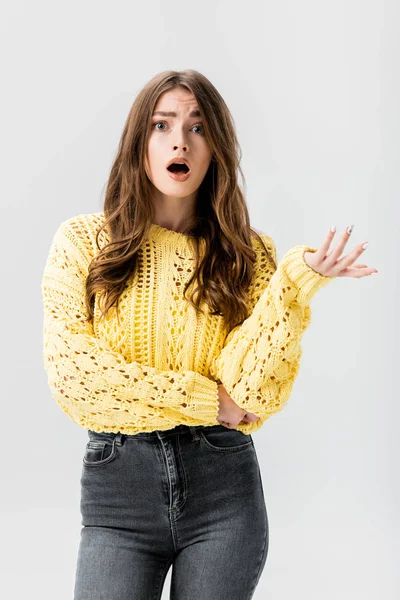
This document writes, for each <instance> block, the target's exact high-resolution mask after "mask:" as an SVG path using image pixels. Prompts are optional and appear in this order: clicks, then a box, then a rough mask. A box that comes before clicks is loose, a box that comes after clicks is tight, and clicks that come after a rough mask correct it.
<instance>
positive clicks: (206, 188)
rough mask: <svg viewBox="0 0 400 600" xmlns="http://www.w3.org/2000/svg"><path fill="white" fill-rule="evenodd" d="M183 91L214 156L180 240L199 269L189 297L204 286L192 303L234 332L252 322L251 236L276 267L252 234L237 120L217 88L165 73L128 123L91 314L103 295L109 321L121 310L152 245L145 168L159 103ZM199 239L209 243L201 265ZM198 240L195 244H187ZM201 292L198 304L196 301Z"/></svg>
mask: <svg viewBox="0 0 400 600" xmlns="http://www.w3.org/2000/svg"><path fill="white" fill-rule="evenodd" d="M176 87H183V88H185V89H187V90H189V91H191V92H192V93H193V95H194V96H195V98H196V100H197V103H198V107H199V109H200V113H201V117H202V121H203V129H204V133H205V136H206V140H207V141H208V144H209V146H210V148H211V151H212V159H211V163H210V166H209V169H208V171H207V173H206V175H205V177H204V179H203V181H202V183H201V185H200V187H199V189H198V192H197V197H196V204H197V206H196V214H195V215H194V220H195V223H194V225H193V226H192V227H191V228H190V229H187V230H185V231H184V232H182V233H185V234H188V235H189V236H193V243H194V254H195V268H194V272H193V275H192V276H191V278H190V280H189V281H188V282H187V284H186V286H185V289H184V294H185V297H186V291H187V289H188V287H189V286H190V285H191V283H192V282H193V281H195V282H196V283H197V285H198V287H196V288H195V289H194V290H193V293H192V294H191V296H190V297H186V299H187V300H188V302H190V303H191V304H192V306H194V307H195V308H196V310H197V311H200V312H203V311H202V309H201V308H200V303H201V302H202V301H204V302H205V303H206V304H207V305H208V306H209V307H210V309H211V314H218V315H222V316H223V319H224V324H225V326H226V327H227V329H228V330H231V329H232V328H233V327H234V326H236V325H238V324H241V323H242V322H243V320H244V319H245V318H247V316H248V302H247V297H248V295H247V291H248V287H249V284H250V282H251V280H252V277H253V275H254V262H255V259H256V254H255V251H254V249H253V246H252V243H251V236H256V238H257V239H258V241H259V242H260V243H261V244H262V246H263V248H264V249H265V251H266V253H267V255H268V257H269V258H270V260H271V261H272V262H273V264H274V265H275V267H276V262H275V260H274V257H273V256H272V254H271V252H270V251H269V249H268V248H267V247H266V246H265V245H264V243H263V241H262V239H261V238H260V236H259V234H258V233H257V231H256V230H254V229H252V228H251V227H250V219H249V213H248V209H247V206H246V201H245V197H244V194H243V192H242V190H241V189H240V187H239V184H238V173H240V175H241V177H242V181H243V182H244V186H245V185H246V183H245V177H244V175H243V172H242V170H241V167H240V160H241V149H240V146H239V143H238V140H237V137H236V132H235V127H234V121H233V118H232V115H231V113H230V111H229V109H228V107H227V105H226V104H225V101H224V99H223V98H222V96H221V95H220V94H219V92H218V91H217V90H216V88H215V87H214V86H213V85H212V83H211V82H210V81H209V80H208V79H207V78H206V77H205V76H204V75H202V74H201V73H199V72H198V71H194V70H190V69H187V70H185V71H164V72H162V73H159V74H157V75H156V76H155V77H153V78H152V79H151V80H150V81H149V82H148V83H147V84H146V85H145V86H144V87H143V89H142V90H141V91H140V92H139V94H138V95H137V97H136V98H135V100H134V103H133V105H132V107H131V109H130V112H129V115H128V118H127V120H126V123H125V126H124V129H123V132H122V136H121V140H120V143H119V148H118V151H117V155H116V158H115V160H114V163H113V165H112V168H111V172H110V176H109V179H108V182H107V187H106V194H105V199H104V216H105V221H104V224H103V225H102V226H101V227H100V229H99V230H98V231H97V234H96V244H97V247H98V249H99V251H100V252H99V253H98V254H97V255H96V256H95V257H94V258H93V260H92V262H91V264H90V266H89V274H88V277H87V280H86V299H85V300H86V307H87V310H88V314H89V319H88V320H89V321H90V320H92V319H93V316H94V298H95V294H96V292H99V291H102V294H101V296H102V301H103V307H102V310H101V313H102V316H103V317H104V316H105V315H106V313H107V312H108V310H109V309H110V308H111V307H112V306H113V304H114V303H116V310H117V315H118V298H119V296H120V294H121V293H122V291H123V289H124V287H125V285H126V283H127V280H128V278H130V277H131V276H132V275H133V274H134V273H135V269H136V265H137V256H136V254H137V252H138V250H139V248H140V247H141V245H142V243H143V242H144V241H145V240H146V239H147V233H148V230H149V227H150V225H151V223H152V222H153V218H154V208H153V205H152V202H151V200H150V198H151V186H150V181H149V179H148V178H147V175H146V172H145V168H144V164H145V156H146V149H147V143H148V137H149V133H150V131H151V119H152V114H153V110H154V107H155V105H156V103H157V100H158V98H159V96H160V95H161V94H162V93H164V92H166V91H167V90H171V89H172V88H176ZM104 228H107V229H108V232H109V235H110V238H109V239H110V240H111V241H110V242H109V243H107V244H106V245H105V247H103V248H100V245H99V234H100V231H101V230H102V229H104ZM198 237H202V238H204V240H205V252H204V256H203V257H202V259H201V260H200V258H201V257H200V252H199V243H198V239H197V238H198ZM188 239H192V238H188ZM197 292H198V295H197V297H196V299H195V300H194V296H195V294H196V293H197Z"/></svg>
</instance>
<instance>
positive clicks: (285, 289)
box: [41, 212, 333, 434]
mask: <svg viewBox="0 0 400 600" xmlns="http://www.w3.org/2000/svg"><path fill="white" fill-rule="evenodd" d="M104 218H105V217H104V213H103V212H98V213H90V214H80V215H77V216H74V217H72V218H70V219H67V220H66V221H64V222H62V223H61V224H60V226H59V227H58V229H57V231H56V232H55V234H54V237H53V240H52V243H51V246H50V251H49V254H48V257H47V261H46V264H45V267H44V271H43V278H42V285H41V289H42V298H43V309H44V321H43V359H44V367H45V370H46V373H47V378H48V384H49V387H50V390H51V395H52V397H53V398H54V399H55V400H56V401H57V403H58V404H59V406H60V407H61V408H62V410H63V411H64V412H65V413H66V414H67V415H68V416H69V417H70V418H71V419H72V420H73V421H74V422H75V423H77V424H78V425H80V426H81V427H84V428H86V429H92V430H94V431H97V432H100V431H105V432H115V433H116V432H118V431H121V432H123V433H127V434H135V433H140V432H143V431H153V430H155V429H159V430H166V429H170V428H173V427H175V426H176V425H179V424H181V423H182V424H186V425H206V426H209V425H218V424H219V422H218V421H217V415H218V407H219V402H218V384H217V381H222V383H223V384H224V386H225V388H226V390H227V392H228V394H229V395H230V396H231V397H232V398H233V399H234V401H235V402H236V403H237V404H238V405H239V406H240V407H242V408H243V409H244V410H246V411H247V412H253V413H255V414H256V415H258V416H259V417H260V418H259V419H258V421H256V422H254V423H240V424H239V425H237V426H236V429H238V430H240V431H242V432H243V433H253V432H255V431H257V430H258V429H259V428H260V427H261V426H262V425H263V423H264V422H265V421H266V419H268V418H269V417H270V416H271V415H273V414H274V413H276V412H278V411H280V410H282V408H283V407H284V406H285V403H286V402H287V400H288V398H289V396H290V394H291V391H292V387H293V383H294V381H295V378H296V375H297V373H298V370H299V365H300V357H301V353H302V351H301V345H300V344H301V338H302V335H303V333H304V331H305V329H306V328H307V326H308V325H309V323H310V318H311V309H310V301H311V298H312V297H313V296H314V294H315V293H316V292H317V290H319V289H320V288H321V287H323V286H325V285H326V284H327V283H329V282H330V281H331V280H332V279H333V278H332V277H325V276H323V275H321V274H319V273H317V272H316V271H314V270H313V269H312V268H311V267H309V266H308V265H307V263H306V262H305V260H304V252H305V251H309V252H315V251H316V248H312V247H309V246H305V245H299V246H295V247H294V248H292V249H291V250H289V251H288V252H287V253H286V254H285V256H284V257H283V259H282V261H281V262H280V263H279V265H278V268H277V269H276V270H275V268H274V266H273V264H272V263H271V261H270V260H268V256H267V254H266V252H265V250H264V249H263V248H262V246H261V244H260V243H259V242H258V240H256V239H253V242H252V243H253V247H254V249H255V251H256V255H257V259H256V265H255V275H254V277H253V280H252V282H251V284H250V287H249V316H248V318H247V319H246V320H245V321H244V322H243V323H242V324H241V325H239V326H237V327H235V328H234V329H232V330H231V331H229V332H228V331H227V330H226V327H225V326H224V322H223V318H222V317H221V316H219V315H211V314H209V308H208V306H207V305H206V304H205V303H203V304H202V305H201V307H202V308H203V309H204V310H205V311H206V314H204V315H202V314H198V313H197V312H196V310H195V309H194V308H193V307H192V306H191V305H190V304H189V303H188V302H187V300H186V299H184V297H183V290H184V286H185V283H186V281H187V280H188V279H189V278H190V276H191V273H192V269H193V264H194V252H193V248H192V245H191V242H192V238H191V237H190V236H188V235H186V234H183V233H179V232H176V231H173V230H170V229H166V228H164V227H161V226H159V225H156V224H154V223H153V224H152V225H151V227H150V232H149V236H148V239H147V240H146V241H145V243H143V244H142V247H141V248H140V250H139V252H138V269H137V272H136V274H135V275H134V276H132V277H131V278H130V279H129V281H128V284H127V286H126V288H125V290H124V291H123V293H122V295H121V296H120V299H119V323H118V321H117V314H116V308H115V305H114V306H113V307H112V308H111V309H110V311H109V313H108V315H107V317H106V319H102V318H100V310H99V306H98V296H99V294H98V293H96V299H95V307H94V310H95V318H94V321H93V323H89V322H86V317H87V311H86V306H85V281H86V277H87V274H88V266H89V263H90V261H91V260H92V258H93V257H94V256H95V254H97V251H98V250H97V246H96V232H97V230H98V229H99V227H100V225H101V224H102V223H103V222H104ZM261 237H262V238H263V241H264V242H265V243H266V245H267V247H268V248H269V249H270V250H271V252H272V253H273V255H274V256H275V257H276V248H275V244H274V242H273V241H272V239H271V238H270V237H269V236H267V235H265V234H261ZM109 241H110V238H109V237H108V232H107V230H106V231H104V230H103V231H102V232H101V233H100V236H99V243H100V246H101V247H103V246H104V244H105V243H107V242H109ZM200 242H201V251H202V249H203V242H204V240H202V239H201V240H200ZM190 289H191V288H189V291H188V293H190Z"/></svg>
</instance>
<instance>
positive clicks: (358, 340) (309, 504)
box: [0, 0, 400, 600]
mask: <svg viewBox="0 0 400 600" xmlns="http://www.w3.org/2000/svg"><path fill="white" fill-rule="evenodd" d="M174 6H176V8H175V9H174V8H173V5H171V4H170V3H162V2H151V3H149V4H147V5H146V6H145V5H144V4H143V3H135V2H121V1H115V2H113V3H109V2H98V1H97V2H93V1H90V2H77V1H75V0H71V1H70V2H68V3H67V2H44V1H40V0H39V1H38V2H35V3H28V2H19V3H11V2H6V3H3V11H2V12H3V15H2V16H3V18H2V25H1V29H2V35H1V38H0V39H1V45H2V53H1V56H2V83H3V94H2V97H1V103H2V110H1V113H0V118H1V132H2V135H1V159H2V167H3V169H2V184H3V185H2V194H1V209H2V212H1V215H2V248H3V250H2V258H3V260H2V271H3V278H2V294H1V303H2V306H1V314H2V344H1V353H2V361H1V365H2V366H1V371H2V395H1V397H2V415H1V416H2V419H1V421H2V422H1V429H2V432H1V440H2V449H3V460H2V476H1V482H2V494H1V505H2V506H1V531H2V544H1V552H2V560H1V569H2V573H1V577H0V580H1V584H0V585H1V588H2V589H1V592H2V595H4V597H7V598H18V599H19V598H25V597H28V596H29V597H31V598H41V599H42V600H45V599H47V598H49V599H54V598H57V599H58V600H64V599H70V598H72V586H73V581H74V575H75V563H76V553H77V549H78V543H79V533H80V513H79V493H80V490H79V477H80V471H81V461H82V456H83V452H84V448H85V444H86V441H87V432H86V430H84V429H82V428H80V427H79V426H78V425H76V424H75V423H73V422H72V421H71V420H69V418H68V417H67V416H66V415H65V414H63V413H62V411H61V409H60V408H59V407H58V406H57V405H56V403H55V401H53V400H52V399H51V396H50V391H49V389H48V387H47V381H46V377H45V372H44V369H43V364H42V305H41V295H40V281H41V276H42V271H43V267H44V262H45V259H46V256H47V253H48V250H49V245H50V242H51V238H52V236H53V234H54V232H55V230H56V228H57V226H58V225H59V224H60V223H61V221H62V220H64V219H67V218H69V217H71V216H73V215H76V214H80V213H85V212H95V211H98V210H102V198H103V192H104V186H105V183H106V180H107V177H108V174H109V170H110V168H111V164H112V160H113V157H114V155H115V151H116V147H117V144H118V141H119V137H120V135H121V132H122V127H123V124H124V122H125V119H126V116H127V114H128V111H129V109H130V107H131V104H132V102H133V99H134V97H135V96H136V94H137V93H138V91H139V90H140V89H141V87H142V86H143V85H144V84H145V83H146V82H147V81H148V80H149V79H150V77H152V76H153V75H154V74H155V73H157V72H159V71H162V70H165V69H178V70H180V69H184V68H194V69H197V70H199V71H201V72H203V73H204V74H205V75H206V76H207V77H208V78H209V79H210V80H211V81H212V82H213V83H214V85H215V86H216V87H217V88H218V90H219V91H220V93H221V94H222V95H223V97H224V98H225V100H226V102H227V104H228V106H229V107H230V109H231V111H232V113H233V116H234V119H235V122H236V126H237V130H238V135H239V140H240V143H241V147H242V150H243V160H242V167H243V169H244V173H245V176H246V179H247V198H248V204H249V209H250V214H251V218H252V225H253V226H255V227H256V228H258V229H261V230H262V231H264V232H265V233H268V234H269V235H271V236H272V237H273V239H274V240H275V242H276V245H277V248H278V258H279V259H281V258H282V257H283V255H284V254H285V252H286V251H287V250H288V249H289V248H291V247H292V246H294V245H296V244H302V243H304V244H310V245H315V246H318V245H319V244H320V243H321V242H322V240H323V238H324V236H325V234H326V232H327V230H328V228H329V227H330V226H331V225H332V224H334V223H336V225H337V228H338V233H337V234H336V237H337V238H338V237H339V234H341V233H342V232H343V231H344V228H345V227H346V226H347V225H349V224H351V223H354V224H355V227H354V231H353V234H352V237H351V239H350V242H349V244H348V250H349V251H350V250H351V249H352V248H353V247H354V244H355V243H357V242H361V241H366V240H369V242H370V246H369V248H368V249H367V250H366V251H365V253H364V255H363V257H364V259H365V262H366V263H367V264H368V265H370V266H373V267H375V268H377V269H378V270H379V271H380V273H379V275H377V276H372V277H365V278H363V279H349V278H346V279H345V278H338V279H336V280H335V281H334V282H332V283H331V284H330V285H329V286H328V287H326V288H323V289H322V290H320V291H319V292H318V293H317V295H316V296H315V297H314V298H313V300H312V304H311V306H312V311H313V316H312V323H311V325H310V328H309V329H308V330H307V331H306V333H305V335H304V338H303V349H304V352H303V357H302V367H301V370H300V374H299V376H298V379H297V380H296V383H295V386H294V389H293V393H292V396H291V399H290V400H289V403H288V405H287V406H286V408H285V409H284V411H282V412H281V413H279V414H277V415H274V416H273V417H272V418H271V419H270V420H269V421H267V422H266V424H265V425H264V427H263V428H262V429H261V430H259V431H258V432H256V434H254V441H255V444H256V448H257V452H258V456H259V461H260V465H261V470H262V477H263V482H264V490H265V496H266V502H267V510H268V516H269V521H270V549H269V555H268V559H267V563H266V566H265V569H264V571H263V574H262V576H261V580H260V583H259V586H258V588H257V591H256V593H255V596H254V597H255V598H258V599H261V598H263V599H267V600H271V599H272V600H287V599H288V598H294V597H296V598H307V600H320V599H321V598H324V600H334V599H335V600H336V599H340V600H347V599H349V600H350V599H351V600H356V599H357V600H358V599H360V600H361V599H363V600H367V599H374V600H375V599H376V598H378V597H379V598H385V600H392V599H393V600H394V599H395V598H398V597H399V579H398V556H399V511H398V507H399V477H398V471H399V469H398V460H399V445H398V431H399V427H398V423H399V416H400V415H399V406H398V402H397V399H398V393H397V389H396V384H397V372H398V359H399V352H398V337H399V320H398V313H397V309H398V304H397V300H398V291H399V271H398V260H397V256H398V242H399V211H398V198H399V177H398V173H399V134H400V128H399V115H398V106H399V101H400V97H399V96H400V94H399V69H398V62H399V61H398V58H399V26H398V23H399V5H398V4H397V5H396V3H395V2H394V1H392V2H390V1H387V2H383V1H378V0H367V1H364V2H361V1H356V0H335V2H325V1H322V2H321V1H316V0H313V1H311V0H305V1H303V2H301V3H300V2H296V1H295V0H287V1H284V2H279V3H277V2H270V1H267V2H261V1H260V2H254V1H252V2H251V1H250V2H246V3H244V4H243V3H235V2H233V3H232V2H228V1H226V0H225V1H223V2H209V1H206V2H202V3H201V4H187V3H186V4H184V5H179V6H180V8H179V7H178V5H174ZM396 34H397V35H396ZM170 575H171V572H169V574H168V576H167V580H166V583H165V587H164V594H163V599H164V598H168V590H169V583H170Z"/></svg>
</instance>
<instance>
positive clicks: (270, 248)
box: [251, 227, 277, 266]
mask: <svg viewBox="0 0 400 600" xmlns="http://www.w3.org/2000/svg"><path fill="white" fill-rule="evenodd" d="M251 229H252V232H254V231H256V232H257V233H258V235H259V236H260V238H261V240H262V242H263V244H261V243H260V241H259V240H258V238H257V237H256V236H255V235H254V234H253V238H252V239H253V245H254V246H255V249H256V250H259V251H260V252H261V253H262V254H265V248H266V249H267V252H268V253H269V254H270V255H271V256H272V258H273V260H274V262H275V266H276V263H277V251H276V245H275V242H274V240H273V239H272V237H271V236H269V235H267V234H266V233H264V231H261V230H260V229H256V228H255V227H252V228H251Z"/></svg>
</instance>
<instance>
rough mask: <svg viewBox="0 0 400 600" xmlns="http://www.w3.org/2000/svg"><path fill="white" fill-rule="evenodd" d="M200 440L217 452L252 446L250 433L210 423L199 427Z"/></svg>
mask: <svg viewBox="0 0 400 600" xmlns="http://www.w3.org/2000/svg"><path fill="white" fill-rule="evenodd" d="M200 434H201V437H202V440H203V441H204V442H205V444H206V445H207V446H208V447H209V448H211V449H212V450H217V451H219V452H237V451H238V450H244V449H245V448H249V447H251V446H253V447H254V444H253V438H252V437H251V435H250V434H246V433H243V432H242V431H239V430H238V429H229V428H228V427H224V426H223V425H211V426H210V427H204V428H203V429H200Z"/></svg>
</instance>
